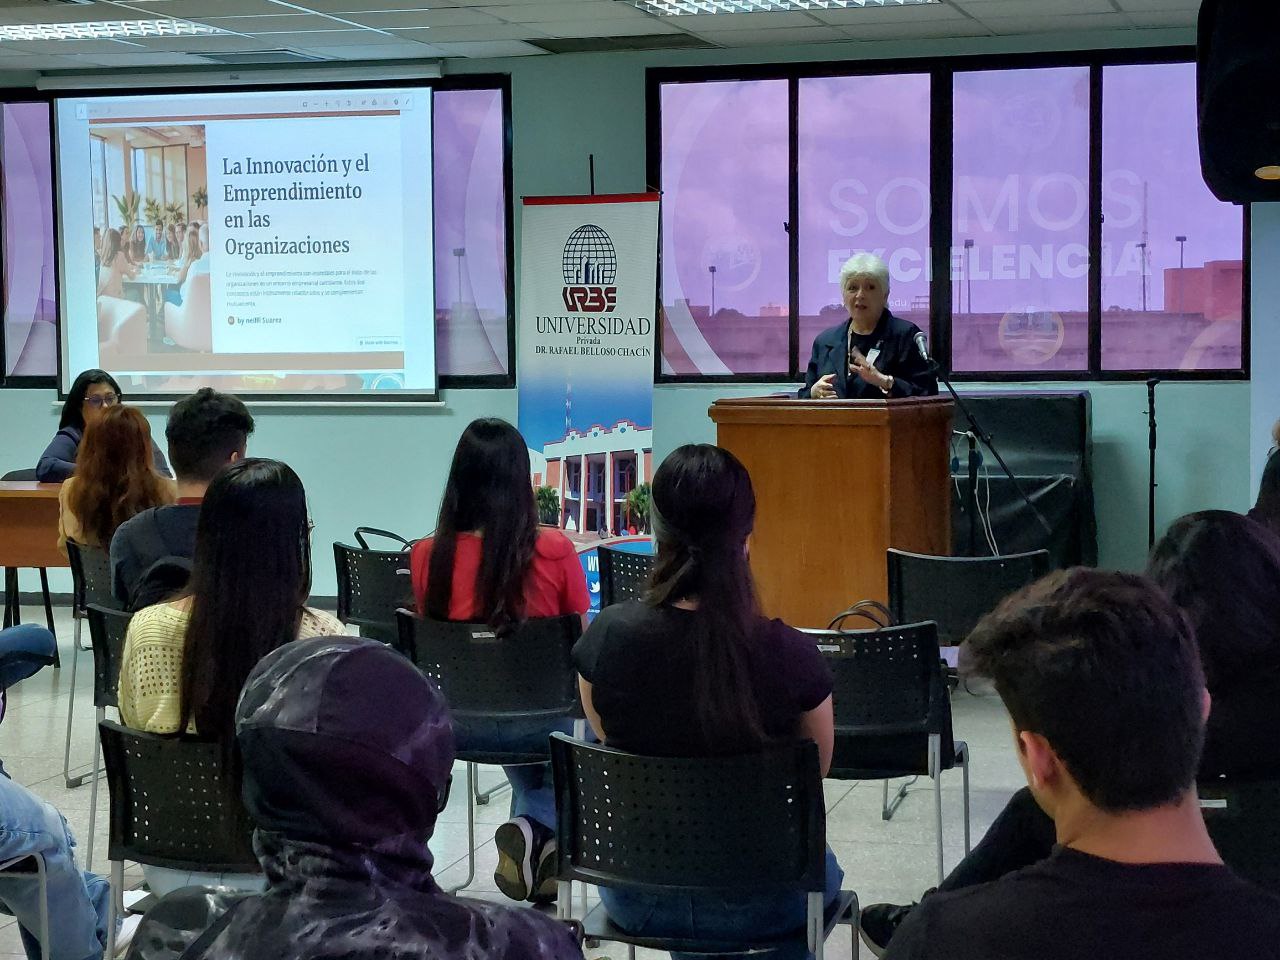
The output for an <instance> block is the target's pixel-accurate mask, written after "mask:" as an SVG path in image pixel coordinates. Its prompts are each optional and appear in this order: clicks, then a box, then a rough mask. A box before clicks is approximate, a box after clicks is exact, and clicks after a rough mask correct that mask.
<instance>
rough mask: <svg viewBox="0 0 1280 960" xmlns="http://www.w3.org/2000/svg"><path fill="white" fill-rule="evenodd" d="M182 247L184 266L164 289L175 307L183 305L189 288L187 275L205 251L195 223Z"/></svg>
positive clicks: (188, 231) (189, 229)
mask: <svg viewBox="0 0 1280 960" xmlns="http://www.w3.org/2000/svg"><path fill="white" fill-rule="evenodd" d="M182 248H183V249H182V266H181V267H179V268H178V275H177V277H176V278H175V279H174V282H173V283H171V284H169V285H168V286H167V287H165V290H164V298H165V300H167V301H168V302H169V303H172V304H173V305H174V306H175V307H180V306H182V300H183V294H184V293H185V292H186V291H187V289H188V288H187V277H188V275H189V274H190V273H191V266H192V264H194V263H196V261H198V260H199V259H200V257H201V256H202V255H203V253H204V251H203V250H202V249H201V248H200V231H199V230H198V229H196V227H195V226H194V225H193V226H191V227H189V228H187V232H186V235H185V238H184V240H183V243H182ZM197 272H198V271H197Z"/></svg>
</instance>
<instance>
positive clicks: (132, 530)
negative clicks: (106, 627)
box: [111, 503, 200, 608]
mask: <svg viewBox="0 0 1280 960" xmlns="http://www.w3.org/2000/svg"><path fill="white" fill-rule="evenodd" d="M199 522H200V504H198V503H175V504H170V505H168V506H164V507H152V508H151V509H150V510H143V511H142V512H141V513H140V514H138V515H137V516H135V517H130V518H129V519H128V520H126V521H125V522H124V523H122V524H121V525H120V527H119V529H117V530H116V533H115V536H114V537H112V538H111V592H112V593H113V594H115V598H116V600H117V601H118V602H119V603H120V604H122V605H123V606H125V607H126V608H131V607H132V605H133V595H134V593H135V591H136V590H137V589H138V586H139V583H140V581H141V580H142V575H143V574H144V573H146V572H147V568H148V567H150V566H151V565H152V564H153V563H155V562H156V561H157V560H159V559H161V558H162V557H170V556H172V557H186V558H187V559H191V558H192V557H193V556H195V550H196V526H197V524H199Z"/></svg>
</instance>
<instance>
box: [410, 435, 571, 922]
mask: <svg viewBox="0 0 1280 960" xmlns="http://www.w3.org/2000/svg"><path fill="white" fill-rule="evenodd" d="M530 477H531V474H530V471H529V450H528V447H527V446H526V445H525V442H524V438H523V437H522V436H520V433H519V431H518V430H516V428H515V427H513V426H511V424H509V423H507V422H506V421H505V420H499V419H496V418H483V419H480V420H475V421H473V422H472V423H471V424H470V425H469V426H468V427H467V429H466V430H464V431H463V432H462V437H461V439H459V440H458V449H457V450H456V451H455V452H454V454H453V464H452V466H451V467H450V468H449V480H448V482H447V483H446V485H445V490H444V498H443V499H442V500H441V502H440V517H439V520H438V521H437V523H436V531H435V533H434V534H433V535H432V536H430V537H427V538H426V539H424V540H421V541H419V542H418V543H417V544H416V545H415V546H414V548H413V553H412V555H411V557H410V561H409V566H410V569H411V571H412V573H413V593H414V596H415V597H416V598H417V603H418V612H419V613H421V614H423V615H424V616H427V617H430V618H432V619H433V620H457V621H464V622H468V623H487V624H488V625H489V626H491V627H493V628H494V629H495V630H496V631H497V632H498V633H499V635H502V634H505V633H509V632H510V631H511V630H513V629H514V628H515V627H516V626H518V625H519V624H520V623H521V621H523V620H526V619H529V618H532V617H555V616H561V615H563V614H575V613H576V614H578V615H580V616H582V617H584V623H585V616H586V612H587V610H588V608H589V607H590V605H591V599H590V596H589V595H588V593H587V579H586V575H585V574H584V573H583V571H582V564H581V563H580V562H579V560H578V555H577V551H576V550H575V549H574V546H573V544H572V543H571V542H570V541H569V539H568V538H567V537H566V536H565V535H564V534H563V533H561V532H560V531H559V530H547V529H542V530H539V529H538V512H537V507H536V505H535V502H534V498H533V485H532V483H531V482H530ZM570 728H571V723H570V721H568V720H567V719H566V720H565V721H563V723H561V724H555V725H548V724H546V723H539V724H537V725H534V726H531V725H530V724H528V723H516V722H495V723H492V724H485V725H484V726H481V725H479V724H476V723H473V722H468V723H467V724H466V725H465V726H463V725H461V724H458V723H457V722H455V724H454V735H455V738H456V740H457V742H458V746H459V749H471V750H477V749H481V750H541V749H545V747H546V743H547V737H548V735H549V734H550V733H551V731H552V730H564V731H565V732H568V731H569V730H570ZM505 769H506V773H507V779H508V780H509V781H510V783H511V819H510V820H509V821H508V822H506V823H504V824H503V825H502V826H500V827H499V828H498V831H497V834H496V835H495V837H494V840H495V844H496V846H497V848H498V866H497V869H496V870H495V871H494V881H495V882H496V883H497V885H498V889H499V890H501V891H502V892H503V893H504V894H506V895H507V896H509V897H511V898H512V899H515V900H527V899H530V900H536V901H540V900H545V901H550V900H553V899H555V893H556V890H555V839H554V828H555V813H556V811H555V792H554V789H553V787H552V782H551V765H550V764H549V763H546V764H523V765H521V766H516V767H506V768H505Z"/></svg>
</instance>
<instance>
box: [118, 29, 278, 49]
mask: <svg viewBox="0 0 1280 960" xmlns="http://www.w3.org/2000/svg"><path fill="white" fill-rule="evenodd" d="M134 42H135V43H137V44H139V45H140V46H143V47H146V48H147V49H148V50H164V51H166V52H168V53H182V52H189V53H241V52H250V51H254V50H270V49H272V48H274V47H278V46H279V45H280V44H279V43H264V42H263V41H262V40H258V39H256V38H253V37H241V36H237V35H235V34H232V35H230V36H225V37H143V38H140V39H138V40H136V41H134Z"/></svg>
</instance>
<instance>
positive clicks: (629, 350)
mask: <svg viewBox="0 0 1280 960" xmlns="http://www.w3.org/2000/svg"><path fill="white" fill-rule="evenodd" d="M657 249H658V195H657V194H620V195H591V196H581V197H526V198H525V200H524V209H523V221H522V226H521V235H520V268H521V270H520V276H521V285H520V300H519V307H518V310H517V313H516V322H517V328H518V332H519V339H518V341H517V343H518V345H517V364H518V367H519V370H520V379H519V391H518V393H519V417H520V432H521V434H523V435H524V438H525V441H526V443H528V445H529V463H530V469H531V471H532V473H533V476H532V477H531V478H530V479H531V482H532V483H533V485H534V490H535V493H536V496H537V500H538V512H539V519H540V520H541V521H542V522H543V523H546V524H553V525H555V526H556V527H559V528H560V529H561V530H563V531H564V532H565V533H566V535H568V537H569V538H570V540H572V541H573V542H574V543H575V544H576V545H577V547H578V553H579V556H580V558H581V559H582V563H583V566H584V569H585V570H586V572H587V582H588V585H589V587H590V589H591V597H592V609H593V610H598V609H599V603H600V584H599V569H598V556H597V554H596V551H595V548H596V547H597V546H599V545H600V544H601V543H608V544H609V545H610V546H618V547H620V548H621V549H627V550H638V551H642V552H646V553H647V552H649V551H650V549H651V547H650V542H649V540H648V538H647V537H646V536H645V534H647V533H648V519H649V506H648V491H649V482H650V481H651V480H652V479H653V467H654V464H653V369H654V349H655V343H654V317H653V307H654V290H655V284H656V281H657V272H656V271H657Z"/></svg>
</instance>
